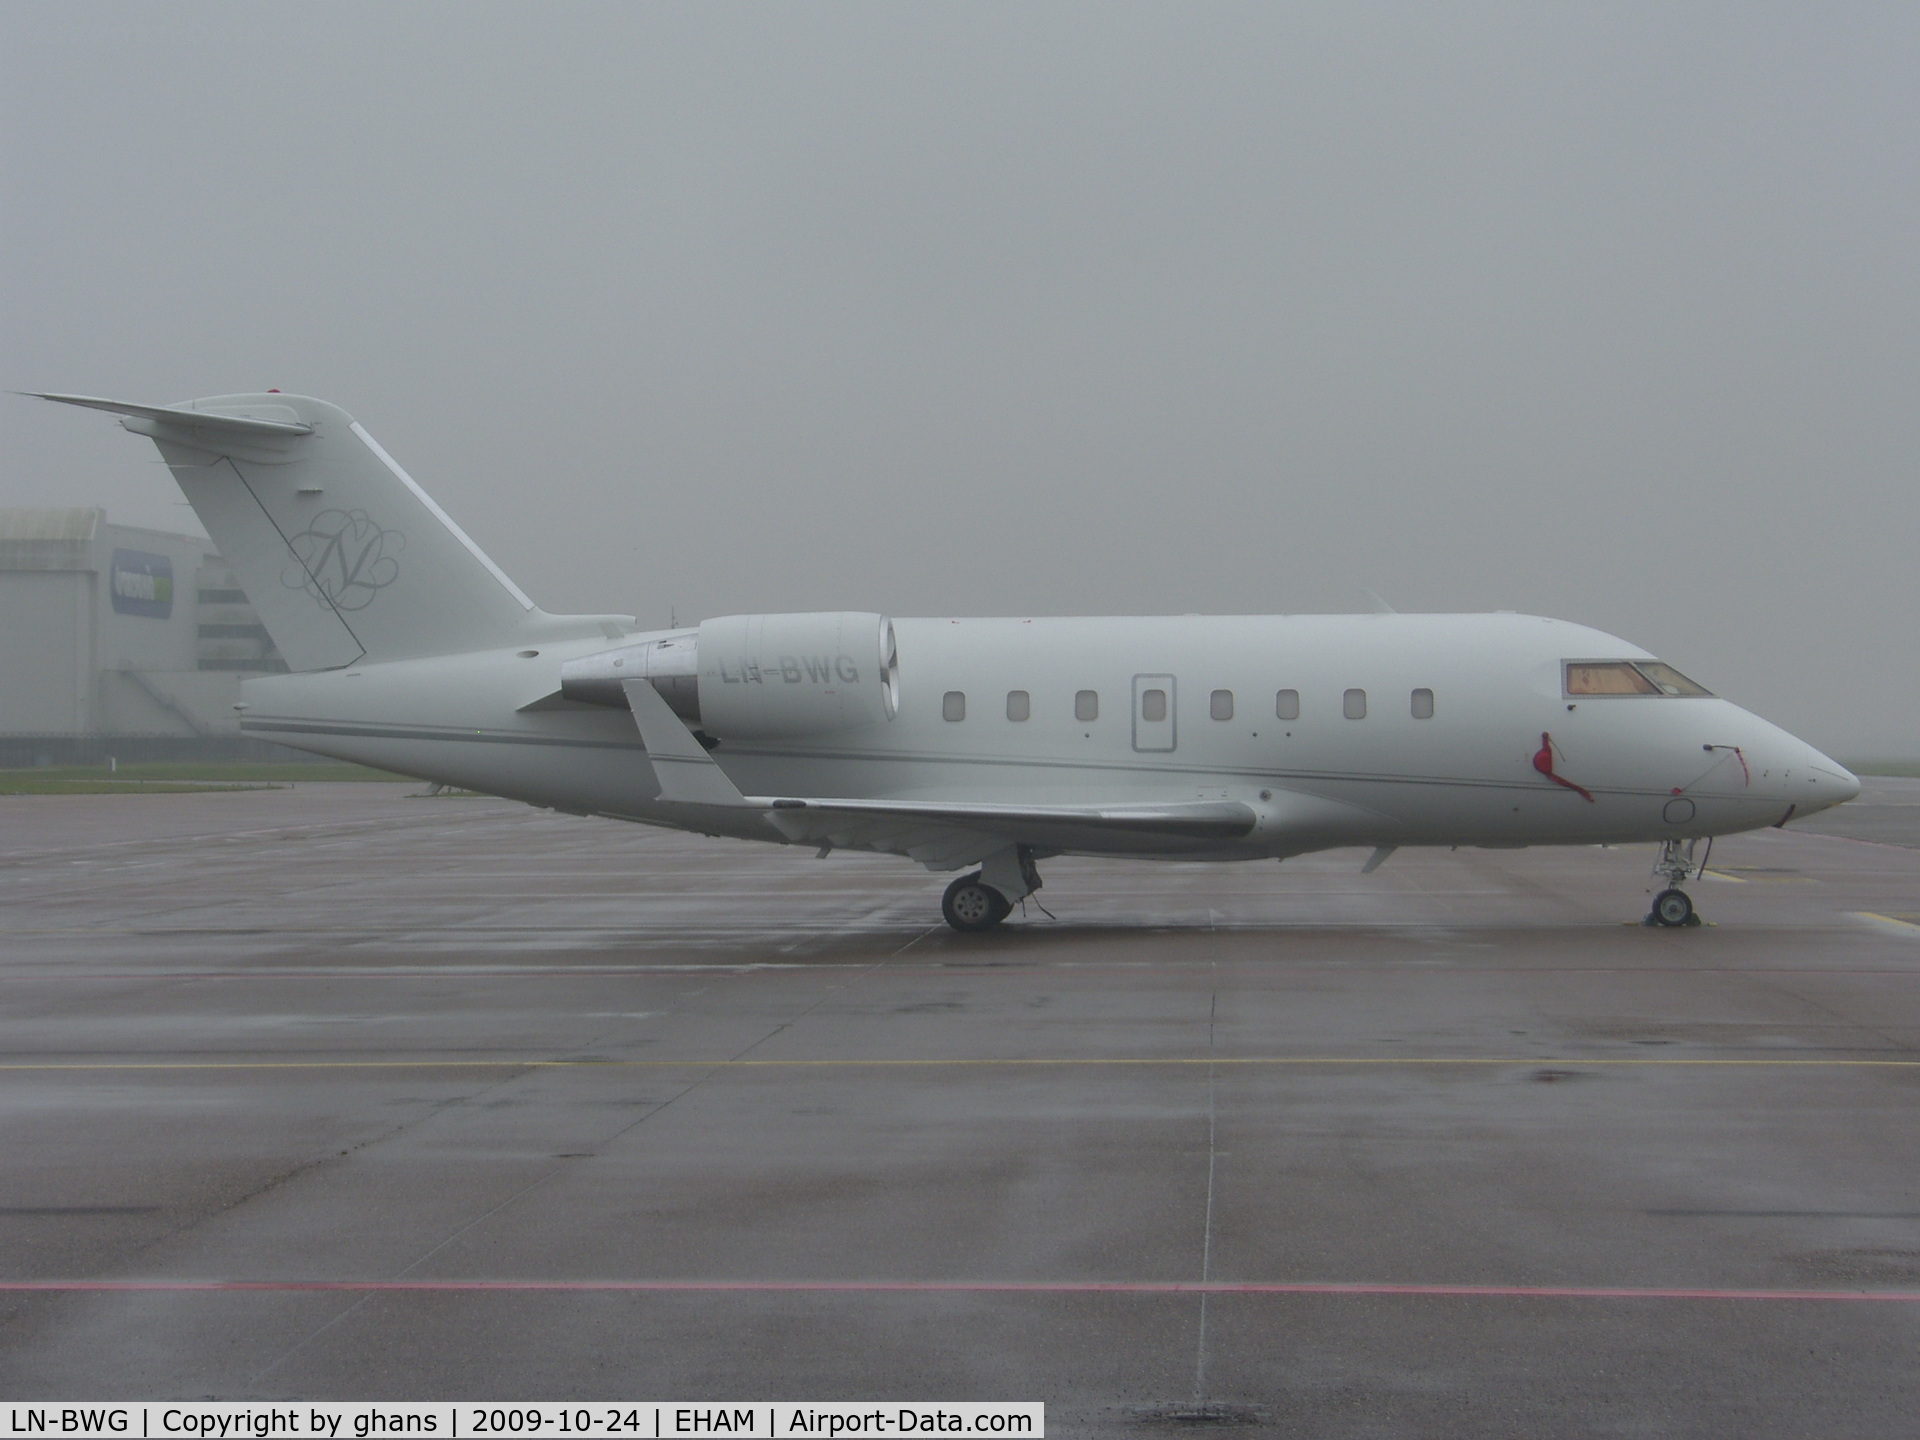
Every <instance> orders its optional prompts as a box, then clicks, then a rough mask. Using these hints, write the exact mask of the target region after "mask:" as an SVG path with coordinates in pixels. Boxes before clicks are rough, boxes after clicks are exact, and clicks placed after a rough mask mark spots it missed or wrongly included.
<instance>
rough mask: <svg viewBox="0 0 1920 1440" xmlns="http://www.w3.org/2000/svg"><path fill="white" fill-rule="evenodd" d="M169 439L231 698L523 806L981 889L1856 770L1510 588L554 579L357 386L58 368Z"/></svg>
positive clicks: (978, 902) (1609, 815)
mask: <svg viewBox="0 0 1920 1440" xmlns="http://www.w3.org/2000/svg"><path fill="white" fill-rule="evenodd" d="M41 398H43V399H48V400H57V401H60V402H62V403H64V404H68V405H83V406H88V407H91V408H93V409H96V410H105V411H109V412H111V413H114V414H117V415H120V416H122V417H123V418H122V419H121V422H120V423H121V424H122V425H123V426H125V427H126V428H127V429H128V430H130V431H132V432H133V433H135V434H137V435H145V436H147V437H149V438H150V439H152V440H153V441H154V443H155V444H157V445H158V446H159V447H160V453H161V455H162V456H163V457H165V459H166V462H167V464H168V465H169V466H170V467H171V468H172V470H173V474H174V476H175V478H176V479H177V480H178V481H179V482H180V488H181V489H182V490H184V491H185V492H186V496H187V499H188V501H189V502H191V504H192V505H193V508H194V510H195V512H196V513H197V514H198V515H199V517H200V520H201V522H202V523H203V524H204V525H205V526H206V527H207V533H208V534H209V535H211V536H212V537H213V540H214V542H215V543H216V544H217V545H218V546H219V547H220V554H221V555H222V556H223V557H224V558H225V559H226V560H227V562H228V563H229V564H231V565H232V566H233V568H234V570H235V571H237V572H238V574H239V576H240V579H241V583H242V584H243V585H244V586H245V587H246V593H247V597H248V599H249V600H251V601H252V603H253V606H254V608H255V609H256V610H257V611H258V612H259V615H260V618H261V620H262V621H263V622H264V623H265V625H266V628H267V631H268V633H269V634H270V635H271V636H272V638H273V641H274V643H275V644H276V645H277V646H278V647H279V650H280V653H281V654H282V655H283V656H284V657H285V659H286V661H287V664H288V666H289V667H290V673H288V674H284V675H269V676H265V677H262V678H259V679H250V680H247V681H246V682H244V684H243V685H242V687H241V695H242V697H243V703H242V704H241V706H240V709H241V712H242V713H241V721H240V725H241V729H242V730H243V731H244V732H245V733H247V734H249V735H253V736H257V737H259V738H262V739H268V740H274V741H278V742H279V743H281V744H283V745H291V746H295V747H297V748H299V749H303V750H310V751H314V752H317V753H319V754H322V755H330V756H335V757H338V758H339V759H342V760H353V761H359V762H360V763H362V764H366V765H373V766H378V767H379V768H381V769H384V770H392V771H397V772H399V773H401V774H406V775H416V776H420V777H421V778H423V779H427V780H433V781H439V782H441V783H443V784H447V785H457V786H462V787H466V788H469V789H474V790H482V791H486V792H489V793H491V794H495V795H504V796H509V797H511V798H513V799H517V800H524V801H526V802H527V803H529V804H532V805H540V806H550V807H552V808H553V809H556V810H561V811H567V812H570V813H575V814H582V815H604V816H610V817H613V818H616V819H621V820H637V821H641V822H644V823H646V824H652V825H665V826H671V827H674V828H678V829H683V830H693V831H698V832H701V833H703V834H708V835H730V836H736V837H738V838H740V839H747V840H767V841H773V842H775V843H777V844H784V845H807V846H816V847H818V849H819V853H820V854H822V855H825V854H827V853H828V852H829V851H831V850H833V849H854V850H876V851H884V852H887V853H889V854H896V855H905V856H908V857H910V858H911V859H913V860H917V861H918V862H919V863H920V864H922V865H924V866H926V867H927V868H928V869H930V870H935V871H960V872H963V873H962V874H961V875H960V877H959V878H958V879H956V880H954V882H953V883H952V884H951V885H950V886H948V887H947V892H946V896H945V899H944V902H943V905H942V909H943V912H944V914H945V916H946V919H947V921H948V923H949V924H951V925H952V926H954V928H956V929H959V930H985V929H989V928H991V927H993V926H995V925H997V924H999V923H1000V922H1001V921H1002V920H1003V919H1005V918H1006V916H1007V915H1008V914H1009V912H1010V911H1011V909H1012V907H1013V906H1014V905H1015V904H1017V903H1018V902H1020V901H1022V900H1023V899H1025V898H1026V897H1027V896H1029V895H1031V894H1032V893H1033V892H1034V891H1035V890H1036V889H1037V888H1038V887H1039V885H1040V876H1039V873H1038V871H1037V869H1036V868H1035V867H1036V862H1037V861H1040V860H1043V859H1046V858H1047V857H1049V856H1053V855H1064V854H1078V855H1123V856H1132V857H1136V858H1139V859H1150V860H1194V859H1204V860H1255V859H1266V858H1273V859H1285V858H1286V857H1288V856H1290V855H1300V854H1305V853H1307V852H1309V851H1314V850H1324V849H1329V848H1332V847H1336V846H1367V847H1371V848H1372V852H1373V853H1372V855H1371V857H1370V858H1369V860H1368V861H1367V864H1366V869H1368V870H1372V869H1374V868H1376V867H1377V866H1378V865H1379V864H1380V863H1381V862H1383V861H1384V860H1385V859H1386V858H1387V856H1388V855H1390V854H1391V853H1392V852H1393V851H1394V850H1395V849H1396V848H1398V847H1400V846H1403V845H1448V846H1459V845H1473V846H1486V847H1492V848H1517V847H1521V846H1526V845H1592V844H1625V843H1631V842H1639V841H1651V842H1655V843H1657V844H1658V845H1659V847H1660V848H1659V852H1658V859H1657V861H1656V864H1655V866H1654V874H1655V875H1656V876H1658V877H1660V878H1661V879H1662V880H1664V882H1665V886H1666V888H1665V889H1663V890H1662V891H1661V892H1660V893H1659V894H1658V895H1657V896H1656V897H1655V898H1654V901H1653V907H1652V913H1651V915H1650V916H1649V917H1648V920H1649V922H1650V923H1656V924H1660V925H1669V926H1677V925H1687V924H1698V923H1699V922H1698V918H1697V917H1696V916H1695V914H1694V909H1693V904H1692V901H1691V900H1690V899H1689V898H1688V896H1687V894H1686V892H1685V891H1684V890H1683V889H1681V888H1680V887H1681V886H1682V885H1683V884H1684V883H1685V882H1686V881H1687V880H1688V879H1690V878H1691V877H1692V876H1693V875H1694V874H1695V873H1696V872H1697V871H1698V870H1699V869H1700V868H1702V866H1703V865H1704V862H1705V856H1704V855H1701V856H1699V857H1698V860H1696V854H1695V851H1696V846H1697V843H1698V842H1699V841H1701V840H1703V839H1706V840H1708V841H1709V844H1710V843H1711V841H1710V837H1712V836H1715V835H1723V834H1728V833H1731V832H1734V831H1740V830H1752V829H1756V828H1759V827H1762V826H1767V825H1782V824H1785V823H1786V821H1787V820H1788V819H1790V818H1791V817H1793V816H1794V815H1805V814H1808V813H1810V812H1812V811H1815V810H1822V809H1825V808H1827V807H1828V806H1830V805H1837V804H1840V803H1841V802H1843V801H1845V800H1850V799H1852V798H1853V797H1854V796H1855V795H1857V794H1858V793H1859V791H1860V784H1859V782H1858V781H1857V780H1855V779H1854V777H1853V776H1852V775H1850V774H1848V773H1847V771H1846V770H1845V769H1844V768H1842V767H1841V766H1840V765H1838V764H1836V763H1835V762H1833V761H1832V760H1829V759H1828V758H1827V757H1826V756H1825V755H1822V754H1821V753H1820V752H1819V751H1817V750H1815V749H1813V748H1812V747H1811V746H1809V745H1807V744H1805V743H1803V742H1802V741H1800V740H1797V739H1795V738H1794V737H1793V736H1792V735H1789V734H1787V733H1786V732H1785V731H1784V730H1781V729H1779V728H1777V727H1776V726H1773V725H1770V724H1768V723H1767V722H1766V721H1765V720H1762V719H1760V718H1759V717H1758V716H1755V715H1751V714H1749V713H1748V712H1747V711H1745V710H1742V709H1740V708H1739V707H1738V706H1736V705H1733V704H1731V703H1730V702H1728V701H1726V700H1722V699H1718V698H1716V697H1715V696H1713V695H1711V694H1710V693H1708V692H1707V691H1706V690H1704V689H1703V688H1701V687H1700V686H1699V685H1696V684H1695V683H1694V682H1693V681H1691V680H1689V679H1687V678H1686V677H1685V676H1684V675H1682V674H1680V672H1679V671H1677V670H1675V669H1674V668H1673V667H1672V666H1670V665H1665V664H1662V663H1661V662H1659V661H1658V660H1655V659H1654V658H1653V657H1652V656H1651V655H1649V654H1648V653H1647V652H1646V651H1644V650H1641V649H1639V648H1638V647H1637V646H1633V645H1629V644H1627V643H1626V642H1625V641H1623V640H1618V639H1615V638H1614V637H1613V636H1611V635H1607V634H1603V633H1602V632H1600V631H1598V630H1590V629H1587V628H1586V627H1584V626H1580V625H1572V624H1568V623H1566V622H1565V621H1561V620H1547V619H1542V618H1539V617H1537V616H1530V615H1512V614H1496V615H1394V614H1380V615H1268V616H1254V615H1226V616H1182V617H1178V618H1132V617H1108V618H1072V619H1031V620H1026V619H986V620H955V619H932V620H908V619H899V618H888V617H886V616H882V615H877V614H865V613H856V612H842V613H829V614H794V615H726V616H722V617H720V618H718V619H712V620H706V621H703V622H702V623H701V624H700V625H699V626H697V627H688V628H682V629H673V630H665V631H644V632H643V631H639V630H638V629H637V628H636V626H635V622H634V620H633V619H632V617H630V616H625V615H549V614H547V613H545V612H544V611H542V610H540V609H539V608H538V607H537V606H536V605H535V604H534V603H533V601H531V600H530V599H528V598H527V596H526V595H525V594H524V593H522V591H521V590H520V587H519V586H517V585H515V584H514V583H513V581H512V580H510V579H509V578H508V577H507V575H506V574H505V572H503V571H502V570H501V569H500V567H499V566H498V565H496V564H494V563H493V561H492V560H490V559H488V558H487V556H486V554H485V553H484V552H483V551H482V550H481V549H480V547H479V546H478V545H476V544H475V543H474V542H473V541H472V540H471V539H470V538H468V536H467V534H466V532H465V531H463V530H462V529H461V528H460V527H459V526H458V525H456V524H455V523H454V522H453V520H452V518H451V517H449V516H448V515H447V513H446V512H445V511H444V510H442V509H441V508H440V507H439V506H438V505H436V504H435V503H434V502H433V500H432V498H431V497H429V496H428V494H427V493H426V491H425V490H423V489H421V487H420V486H419V485H418V484H417V483H416V482H415V481H414V480H413V478H412V477H411V476H409V475H408V474H407V472H406V471H404V470H402V469H401V468H400V466H399V465H398V463H396V462H395V461H394V459H393V458H392V457H391V456H389V455H388V454H387V452H386V451H385V450H383V449H381V448H380V446H379V444H378V443H376V442H375V440H374V438H373V437H372V436H371V435H369V434H368V433H367V432H366V431H365V430H364V429H362V428H361V427H360V425H358V424H357V423H355V421H354V420H353V418H352V417H351V416H349V415H347V414H346V413H345V412H344V411H342V410H339V409H337V408H336V407H334V406H332V405H329V404H326V403H325V402H323V401H320V400H313V399H309V398H306V397H303V396H297V395H282V394H278V393H268V394H263V395H222V396H216V397H213V398H210V399H205V400H194V401H189V402H186V403H184V404H180V405H170V406H150V405H131V404H123V403H121V402H119V401H113V400H101V399H95V398H92V397H88V396H80V395H45V396H42V397H41Z"/></svg>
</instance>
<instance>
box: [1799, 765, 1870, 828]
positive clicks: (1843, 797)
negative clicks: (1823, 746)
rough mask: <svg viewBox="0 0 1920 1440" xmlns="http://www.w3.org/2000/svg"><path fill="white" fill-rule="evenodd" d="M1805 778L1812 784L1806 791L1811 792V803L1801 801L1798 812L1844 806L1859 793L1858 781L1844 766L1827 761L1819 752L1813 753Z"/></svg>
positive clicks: (1804, 812)
mask: <svg viewBox="0 0 1920 1440" xmlns="http://www.w3.org/2000/svg"><path fill="white" fill-rule="evenodd" d="M1806 773H1807V776H1808V779H1809V780H1810V781H1811V782H1812V783H1811V784H1810V785H1809V786H1808V789H1809V790H1811V791H1812V799H1811V803H1808V802H1807V801H1802V802H1801V805H1800V812H1801V813H1802V814H1806V813H1807V812H1808V811H1811V810H1828V809H1831V808H1832V807H1833V806H1835V805H1844V804H1846V803H1847V801H1849V800H1851V799H1853V798H1854V797H1855V796H1856V795H1858V794H1859V793H1860V780H1859V777H1857V776H1856V775H1855V774H1854V773H1853V772H1852V771H1851V770H1849V769H1847V767H1846V766H1844V765H1841V764H1837V763H1836V762H1834V761H1832V760H1829V759H1828V758H1827V757H1826V756H1824V755H1822V754H1820V752H1819V751H1817V750H1816V751H1815V752H1814V760H1813V763H1811V764H1810V765H1808V766H1807V771H1806Z"/></svg>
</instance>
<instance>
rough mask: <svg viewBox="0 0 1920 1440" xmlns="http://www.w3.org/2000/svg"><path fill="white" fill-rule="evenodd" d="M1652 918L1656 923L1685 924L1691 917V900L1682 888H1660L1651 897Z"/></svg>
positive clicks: (1668, 924)
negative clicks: (1656, 893) (1660, 889)
mask: <svg viewBox="0 0 1920 1440" xmlns="http://www.w3.org/2000/svg"><path fill="white" fill-rule="evenodd" d="M1653 919H1654V923H1655V924H1657V925H1667V926H1678V925H1685V924H1686V923H1687V922H1688V921H1689V920H1691V919H1693V900H1692V898H1691V897H1689V896H1688V894H1687V892H1686V891H1684V890H1662V891H1661V892H1660V893H1659V894H1658V895H1656V896H1654V897H1653Z"/></svg>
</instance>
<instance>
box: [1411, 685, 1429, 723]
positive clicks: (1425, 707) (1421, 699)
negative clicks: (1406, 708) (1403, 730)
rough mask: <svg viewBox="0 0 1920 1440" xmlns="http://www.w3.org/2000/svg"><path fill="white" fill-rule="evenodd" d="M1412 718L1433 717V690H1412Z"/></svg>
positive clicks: (1424, 718)
mask: <svg viewBox="0 0 1920 1440" xmlns="http://www.w3.org/2000/svg"><path fill="white" fill-rule="evenodd" d="M1413 718H1414V719H1416V720H1431V719H1432V718H1433V692H1432V691H1431V690H1416V691H1414V692H1413Z"/></svg>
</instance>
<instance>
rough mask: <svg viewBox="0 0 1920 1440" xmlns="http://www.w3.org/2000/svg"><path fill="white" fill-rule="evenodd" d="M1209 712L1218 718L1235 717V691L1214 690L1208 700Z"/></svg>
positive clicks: (1228, 718)
mask: <svg viewBox="0 0 1920 1440" xmlns="http://www.w3.org/2000/svg"><path fill="white" fill-rule="evenodd" d="M1207 713H1208V714H1209V715H1211V716H1212V717H1213V718H1214V719H1216V720H1231V719H1233V691H1231V690H1216V691H1214V692H1213V695H1212V696H1211V697H1210V698H1209V699H1208V701H1207Z"/></svg>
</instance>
